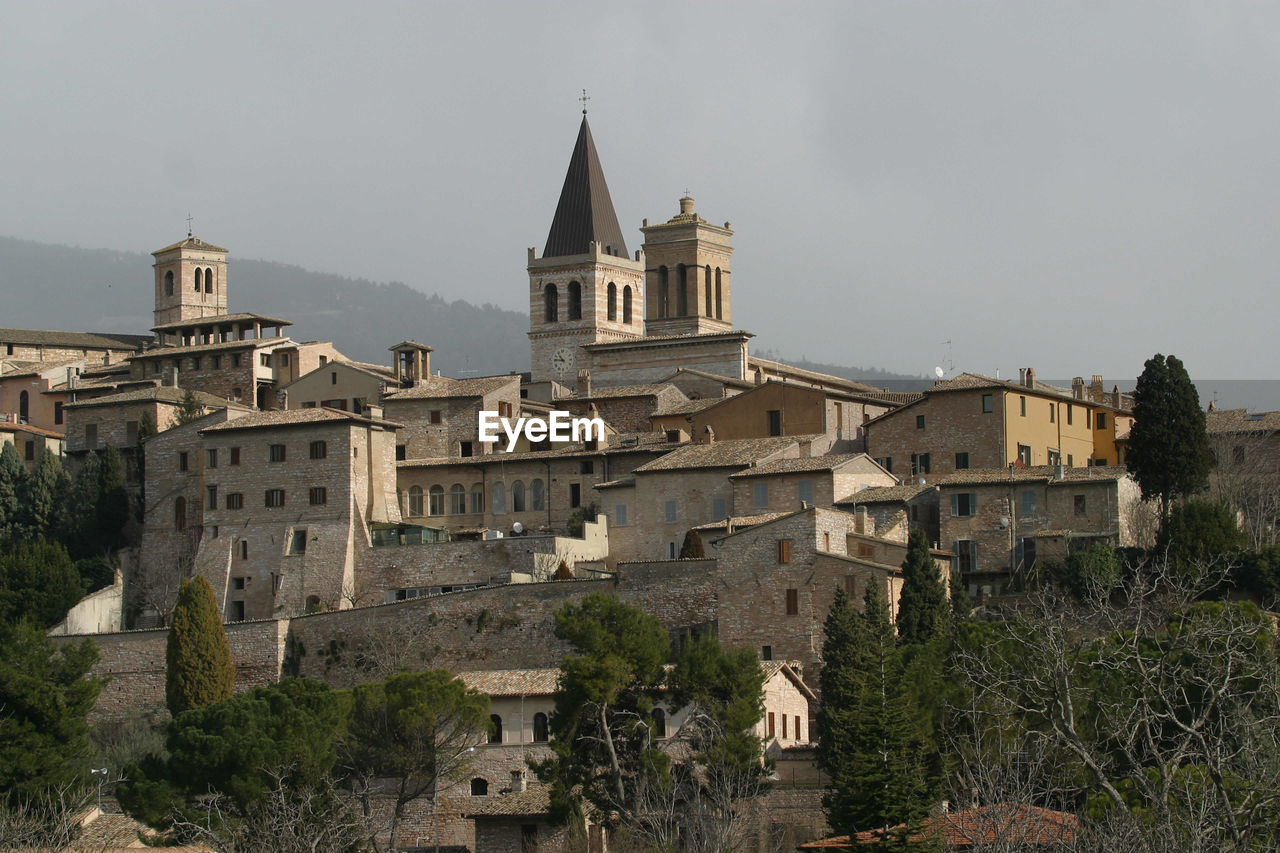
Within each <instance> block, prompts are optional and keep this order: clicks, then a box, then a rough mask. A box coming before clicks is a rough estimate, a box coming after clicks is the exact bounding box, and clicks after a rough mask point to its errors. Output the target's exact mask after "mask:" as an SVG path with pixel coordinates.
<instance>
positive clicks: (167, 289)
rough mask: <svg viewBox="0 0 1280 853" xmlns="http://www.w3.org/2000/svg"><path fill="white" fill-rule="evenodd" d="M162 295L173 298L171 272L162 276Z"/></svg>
mask: <svg viewBox="0 0 1280 853" xmlns="http://www.w3.org/2000/svg"><path fill="white" fill-rule="evenodd" d="M164 295H165V296H173V270H169V271H168V272H167V273H165V274H164Z"/></svg>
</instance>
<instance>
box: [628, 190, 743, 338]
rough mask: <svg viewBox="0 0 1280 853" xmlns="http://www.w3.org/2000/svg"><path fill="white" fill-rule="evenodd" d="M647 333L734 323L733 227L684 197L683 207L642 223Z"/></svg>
mask: <svg viewBox="0 0 1280 853" xmlns="http://www.w3.org/2000/svg"><path fill="white" fill-rule="evenodd" d="M640 230H641V231H642V232H643V233H644V257H645V260H646V269H645V286H646V290H647V292H648V296H649V301H648V303H647V304H646V314H647V319H646V321H645V334H647V335H700V334H707V333H714V332H727V331H729V330H731V329H732V328H733V322H732V319H731V312H730V310H729V301H730V300H729V256H730V255H732V254H733V246H731V245H730V239H731V238H732V237H733V231H732V230H730V228H729V223H728V222H726V223H725V224H724V227H723V228H721V227H719V226H717V225H711V224H710V223H708V222H707V221H706V220H705V219H703V218H702V217H701V216H699V215H698V214H697V213H695V212H694V210H693V199H691V198H690V197H689V196H685V197H684V198H682V199H680V212H679V213H677V214H676V215H675V216H673V217H671V219H669V220H667V221H666V222H664V223H662V224H660V225H650V224H649V221H648V220H647V219H646V220H645V223H644V227H642V228H641V229H640Z"/></svg>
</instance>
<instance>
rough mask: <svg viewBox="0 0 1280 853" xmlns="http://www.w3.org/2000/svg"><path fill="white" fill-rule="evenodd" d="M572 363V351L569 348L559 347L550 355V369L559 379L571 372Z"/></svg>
mask: <svg viewBox="0 0 1280 853" xmlns="http://www.w3.org/2000/svg"><path fill="white" fill-rule="evenodd" d="M573 362H574V357H573V350H572V349H570V348H569V347H560V349H558V350H556V351H555V352H554V353H552V355H551V369H552V370H554V371H555V372H556V376H559V377H561V378H564V377H565V376H568V375H569V374H570V373H572V372H573Z"/></svg>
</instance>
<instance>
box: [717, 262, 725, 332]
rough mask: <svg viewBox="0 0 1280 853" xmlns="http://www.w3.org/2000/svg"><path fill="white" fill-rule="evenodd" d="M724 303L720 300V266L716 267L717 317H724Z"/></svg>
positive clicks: (720, 318) (718, 318) (721, 318)
mask: <svg viewBox="0 0 1280 853" xmlns="http://www.w3.org/2000/svg"><path fill="white" fill-rule="evenodd" d="M722 308H723V305H722V303H721V302H720V267H716V319H717V320H723V319H724V311H723V310H722Z"/></svg>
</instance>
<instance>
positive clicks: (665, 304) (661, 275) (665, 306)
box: [658, 267, 671, 317]
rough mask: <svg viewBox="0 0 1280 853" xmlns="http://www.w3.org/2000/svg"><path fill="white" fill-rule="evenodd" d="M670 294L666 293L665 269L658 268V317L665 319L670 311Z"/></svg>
mask: <svg viewBox="0 0 1280 853" xmlns="http://www.w3.org/2000/svg"><path fill="white" fill-rule="evenodd" d="M670 300H671V294H670V293H669V292H668V291H667V268H666V267H658V316H659V317H666V316H667V312H668V311H669V310H670V308H671V306H670V304H669V303H670Z"/></svg>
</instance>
